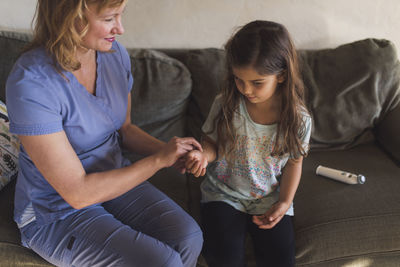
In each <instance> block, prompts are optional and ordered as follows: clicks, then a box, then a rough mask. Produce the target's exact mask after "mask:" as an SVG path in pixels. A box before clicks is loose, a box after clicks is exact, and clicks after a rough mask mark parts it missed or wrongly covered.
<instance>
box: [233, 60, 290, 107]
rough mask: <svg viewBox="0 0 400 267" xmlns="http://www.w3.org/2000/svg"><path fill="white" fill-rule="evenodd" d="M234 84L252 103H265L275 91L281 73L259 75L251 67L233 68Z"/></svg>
mask: <svg viewBox="0 0 400 267" xmlns="http://www.w3.org/2000/svg"><path fill="white" fill-rule="evenodd" d="M232 71H233V75H234V79H235V84H236V87H237V89H238V90H239V92H240V93H241V94H242V95H244V96H245V97H246V100H247V101H248V102H250V103H252V104H260V103H265V102H266V101H268V100H270V99H271V98H272V97H273V96H274V95H275V92H276V88H277V86H278V83H282V82H283V80H284V78H283V77H282V76H281V75H260V74H259V73H258V72H257V71H256V70H255V69H254V68H253V67H241V68H233V69H232Z"/></svg>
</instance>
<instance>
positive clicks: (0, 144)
mask: <svg viewBox="0 0 400 267" xmlns="http://www.w3.org/2000/svg"><path fill="white" fill-rule="evenodd" d="M18 153H19V140H18V138H17V136H16V135H14V134H11V133H10V132H9V120H8V114H7V107H6V105H5V104H4V103H3V102H1V101H0V189H2V188H3V187H4V186H6V185H7V184H8V183H9V182H10V181H11V180H12V179H14V178H15V177H16V176H17V174H18Z"/></svg>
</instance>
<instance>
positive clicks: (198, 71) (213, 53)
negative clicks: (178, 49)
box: [182, 48, 225, 139]
mask: <svg viewBox="0 0 400 267" xmlns="http://www.w3.org/2000/svg"><path fill="white" fill-rule="evenodd" d="M182 61H183V63H184V64H185V65H186V66H187V68H188V69H189V71H190V73H191V74H192V80H193V89H192V95H191V100H190V105H189V108H188V130H189V134H190V135H192V136H194V137H195V138H197V139H199V138H200V136H201V130H200V129H201V126H202V125H203V123H204V121H205V119H206V118H207V116H208V112H209V110H210V107H211V104H212V103H213V101H214V98H215V96H216V95H217V94H218V92H219V91H220V89H221V86H222V82H223V79H224V77H225V53H224V51H223V50H221V49H216V48H208V49H193V50H189V51H188V52H187V55H186V57H185V58H184V59H182Z"/></svg>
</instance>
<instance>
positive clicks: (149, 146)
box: [120, 124, 165, 156]
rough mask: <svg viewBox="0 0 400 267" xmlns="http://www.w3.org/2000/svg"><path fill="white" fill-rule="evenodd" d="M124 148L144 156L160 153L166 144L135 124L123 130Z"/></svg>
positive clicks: (121, 131)
mask: <svg viewBox="0 0 400 267" xmlns="http://www.w3.org/2000/svg"><path fill="white" fill-rule="evenodd" d="M120 134H121V136H122V147H123V148H125V149H127V150H129V151H131V152H134V153H137V154H139V155H143V156H149V155H152V154H154V153H156V152H157V151H160V150H161V149H162V148H163V147H164V146H165V143H164V142H163V141H161V140H159V139H157V138H155V137H153V136H151V135H150V134H148V133H146V132H145V131H143V130H142V129H140V128H139V127H137V126H136V125H133V124H129V125H126V126H125V127H123V128H121V130H120Z"/></svg>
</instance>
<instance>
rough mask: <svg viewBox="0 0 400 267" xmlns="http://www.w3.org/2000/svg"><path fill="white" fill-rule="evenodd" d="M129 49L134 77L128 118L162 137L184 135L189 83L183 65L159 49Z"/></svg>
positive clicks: (188, 77) (187, 73) (190, 83)
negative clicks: (129, 116)
mask: <svg viewBox="0 0 400 267" xmlns="http://www.w3.org/2000/svg"><path fill="white" fill-rule="evenodd" d="M129 53H130V56H131V63H132V74H133V79H134V83H133V88H132V110H131V117H132V122H133V123H134V124H136V125H137V126H139V127H140V128H142V129H143V130H145V131H146V132H148V133H150V134H151V135H153V136H155V137H157V138H160V139H162V140H164V141H168V140H169V139H170V138H171V137H173V136H180V137H182V136H185V135H186V132H185V125H186V121H185V118H186V116H185V115H186V108H187V104H188V101H189V95H190V92H191V87H192V80H191V77H190V73H189V71H188V70H187V68H186V67H185V66H184V65H183V64H182V63H181V62H179V61H178V60H176V59H174V58H171V57H169V56H167V55H166V54H164V53H162V52H160V51H155V50H150V49H132V50H129Z"/></svg>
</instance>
